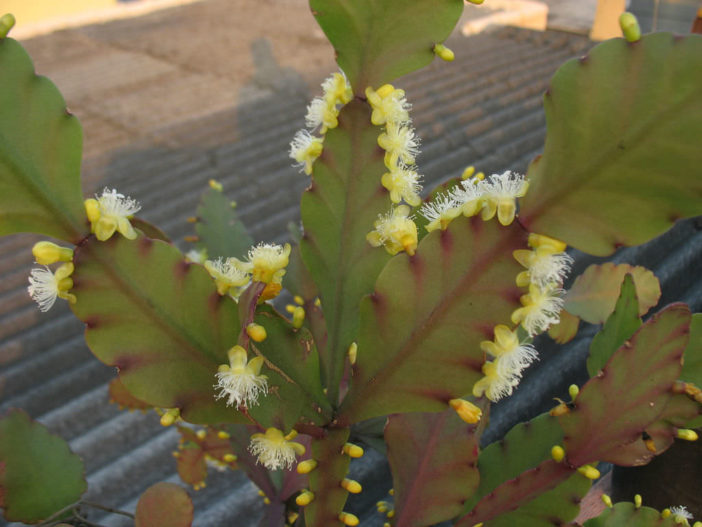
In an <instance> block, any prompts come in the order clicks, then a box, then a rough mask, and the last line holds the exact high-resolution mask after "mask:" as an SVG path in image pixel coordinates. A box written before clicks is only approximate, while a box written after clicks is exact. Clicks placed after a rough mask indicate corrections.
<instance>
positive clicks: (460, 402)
mask: <svg viewBox="0 0 702 527" xmlns="http://www.w3.org/2000/svg"><path fill="white" fill-rule="evenodd" d="M449 406H450V407H451V408H453V409H454V410H456V413H457V414H458V417H460V418H461V419H463V421H465V422H466V423H469V424H475V423H477V422H478V421H480V418H481V417H482V415H483V411H482V410H481V409H480V408H478V407H477V406H475V405H474V404H473V403H471V402H470V401H466V400H464V399H451V400H450V401H449Z"/></svg>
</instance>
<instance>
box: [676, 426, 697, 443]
mask: <svg viewBox="0 0 702 527" xmlns="http://www.w3.org/2000/svg"><path fill="white" fill-rule="evenodd" d="M698 437H699V436H698V435H697V432H695V431H694V430H690V429H688V428H679V429H678V438H679V439H684V440H685V441H697V439H698Z"/></svg>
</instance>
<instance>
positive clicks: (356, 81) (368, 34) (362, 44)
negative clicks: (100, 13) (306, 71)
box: [310, 0, 463, 95]
mask: <svg viewBox="0 0 702 527" xmlns="http://www.w3.org/2000/svg"><path fill="white" fill-rule="evenodd" d="M310 7H311V8H312V13H313V14H314V16H315V18H316V19H317V23H318V24H319V25H320V26H321V28H322V30H323V31H324V33H325V34H326V35H327V38H328V39H329V41H330V42H331V44H332V46H334V51H335V52H336V60H337V62H338V63H339V67H340V68H341V69H342V70H343V71H344V73H346V76H347V77H348V79H349V82H350V83H351V86H352V87H353V90H354V92H355V93H356V94H357V95H362V94H363V91H364V90H365V89H366V87H368V86H371V87H373V88H376V89H377V88H378V87H379V86H380V85H382V84H385V83H387V82H390V81H392V80H393V79H395V78H397V77H399V76H401V75H405V74H406V73H410V72H412V71H415V70H418V69H420V68H423V67H424V66H426V65H427V64H429V63H430V62H431V61H432V60H433V59H434V44H437V43H441V42H443V41H444V40H446V39H447V38H448V36H449V35H450V34H451V31H453V28H454V27H455V25H456V23H457V22H458V19H459V18H460V16H461V13H462V12H463V1H462V0H383V1H382V2H379V1H377V0H310Z"/></svg>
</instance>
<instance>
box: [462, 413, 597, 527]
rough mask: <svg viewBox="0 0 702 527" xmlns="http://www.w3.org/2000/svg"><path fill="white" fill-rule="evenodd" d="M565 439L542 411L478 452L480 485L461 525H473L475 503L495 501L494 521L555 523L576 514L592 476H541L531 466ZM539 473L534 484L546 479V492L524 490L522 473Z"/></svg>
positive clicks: (483, 505)
mask: <svg viewBox="0 0 702 527" xmlns="http://www.w3.org/2000/svg"><path fill="white" fill-rule="evenodd" d="M562 439H563V431H562V430H561V427H560V426H559V424H558V421H557V420H556V418H555V417H551V416H550V415H549V414H542V415H540V416H539V417H537V418H535V419H533V420H531V421H529V422H527V423H520V424H518V425H517V426H515V427H514V428H512V429H511V430H510V431H509V432H508V433H507V435H506V436H505V438H504V439H503V440H501V441H498V442H495V443H492V444H491V445H489V446H488V447H487V448H486V449H485V450H483V451H482V452H481V453H480V457H479V458H478V467H479V469H480V487H479V488H478V491H477V492H476V494H475V495H474V496H473V498H472V499H470V500H468V502H466V504H465V506H464V512H468V513H471V514H469V515H468V516H466V517H465V519H463V520H462V521H463V523H461V524H460V525H464V524H465V525H472V524H471V523H470V521H473V516H472V514H473V513H472V512H471V511H472V510H473V509H476V510H477V512H476V514H478V513H480V511H481V510H485V508H486V507H487V508H490V507H492V506H495V507H498V506H499V507H500V508H499V509H498V510H496V511H495V517H494V518H493V519H491V520H490V521H489V522H488V523H487V524H486V525H488V526H500V527H503V526H504V527H508V526H524V527H526V526H529V527H532V526H533V527H550V526H552V525H556V524H558V525H563V524H564V523H565V522H566V521H569V520H572V519H573V518H574V517H575V516H576V515H577V514H578V509H579V507H578V503H579V502H580V499H581V498H582V497H583V496H584V495H585V494H586V493H587V491H588V489H589V488H590V481H589V480H588V479H586V478H584V477H583V476H581V475H580V474H577V473H574V472H570V473H569V472H567V471H566V472H557V473H556V474H557V478H556V479H555V480H553V481H549V480H548V479H539V478H538V472H529V471H530V470H531V469H533V468H535V467H537V466H539V465H540V464H541V463H543V462H545V461H548V460H550V458H551V447H552V446H553V445H559V444H561V442H562ZM522 473H524V474H522ZM534 475H536V476H537V479H536V480H534V481H533V482H532V484H534V485H536V484H538V483H540V484H542V485H543V487H542V489H541V492H542V494H540V495H539V494H538V493H537V494H535V495H530V494H522V493H521V490H520V489H522V483H520V478H521V479H524V481H525V482H526V484H527V485H528V484H529V483H528V478H529V477H531V476H534ZM549 489H550V490H549ZM505 497H511V499H505ZM556 520H558V523H557V522H556Z"/></svg>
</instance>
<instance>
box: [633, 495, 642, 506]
mask: <svg viewBox="0 0 702 527" xmlns="http://www.w3.org/2000/svg"><path fill="white" fill-rule="evenodd" d="M641 503H643V500H642V499H641V494H637V495H636V496H634V506H635V507H636V508H637V509H639V508H641Z"/></svg>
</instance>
